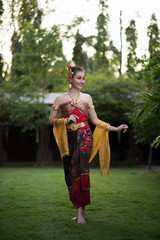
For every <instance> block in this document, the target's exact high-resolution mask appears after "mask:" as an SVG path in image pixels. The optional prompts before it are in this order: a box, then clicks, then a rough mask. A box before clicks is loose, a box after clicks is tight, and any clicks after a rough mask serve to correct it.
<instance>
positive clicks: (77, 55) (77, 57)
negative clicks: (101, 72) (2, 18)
mask: <svg viewBox="0 0 160 240" xmlns="http://www.w3.org/2000/svg"><path fill="white" fill-rule="evenodd" d="M83 44H88V45H91V44H92V37H83V36H82V35H81V34H80V33H79V30H78V31H77V33H76V36H75V46H74V48H73V61H74V62H75V63H76V64H77V65H79V66H82V67H83V68H84V69H87V71H88V72H89V71H90V70H91V69H92V65H93V63H92V61H91V59H89V58H88V56H87V53H86V52H85V51H84V50H83Z"/></svg>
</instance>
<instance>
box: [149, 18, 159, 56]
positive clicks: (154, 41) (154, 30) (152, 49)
mask: <svg viewBox="0 0 160 240" xmlns="http://www.w3.org/2000/svg"><path fill="white" fill-rule="evenodd" d="M147 35H148V37H149V46H148V50H149V54H150V57H152V55H154V54H155V53H156V52H157V51H158V50H160V31H159V29H158V24H157V19H156V16H155V14H154V13H153V14H152V16H151V23H150V25H149V26H148V28H147Z"/></svg>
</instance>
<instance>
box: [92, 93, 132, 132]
mask: <svg viewBox="0 0 160 240" xmlns="http://www.w3.org/2000/svg"><path fill="white" fill-rule="evenodd" d="M88 104H89V106H90V107H91V108H92V107H93V101H92V98H91V96H90V95H89V96H88ZM88 113H89V118H90V120H91V123H92V124H93V125H97V123H98V121H99V119H98V117H97V114H96V112H95V110H94V109H93V108H92V109H89V110H88ZM127 129H128V126H127V125H126V124H121V125H120V126H119V127H114V126H111V125H110V126H109V131H112V132H121V131H123V132H126V131H127Z"/></svg>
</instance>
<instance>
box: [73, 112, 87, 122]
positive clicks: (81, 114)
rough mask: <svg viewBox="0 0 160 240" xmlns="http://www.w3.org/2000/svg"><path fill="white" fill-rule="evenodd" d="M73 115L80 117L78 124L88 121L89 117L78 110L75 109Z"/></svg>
mask: <svg viewBox="0 0 160 240" xmlns="http://www.w3.org/2000/svg"><path fill="white" fill-rule="evenodd" d="M72 114H74V115H76V116H77V117H79V119H77V123H81V122H86V121H88V119H87V117H86V116H85V115H84V114H83V113H81V112H80V111H79V110H78V109H77V108H75V109H74V111H73V112H72Z"/></svg>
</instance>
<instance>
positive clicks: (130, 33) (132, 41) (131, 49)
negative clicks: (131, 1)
mask: <svg viewBox="0 0 160 240" xmlns="http://www.w3.org/2000/svg"><path fill="white" fill-rule="evenodd" d="M125 34H126V41H127V43H128V55H127V72H128V73H129V75H134V74H135V70H136V66H137V64H138V59H137V56H136V48H137V39H138V33H137V30H136V23H135V21H134V20H131V21H130V24H129V26H128V27H127V28H126V30H125Z"/></svg>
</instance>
